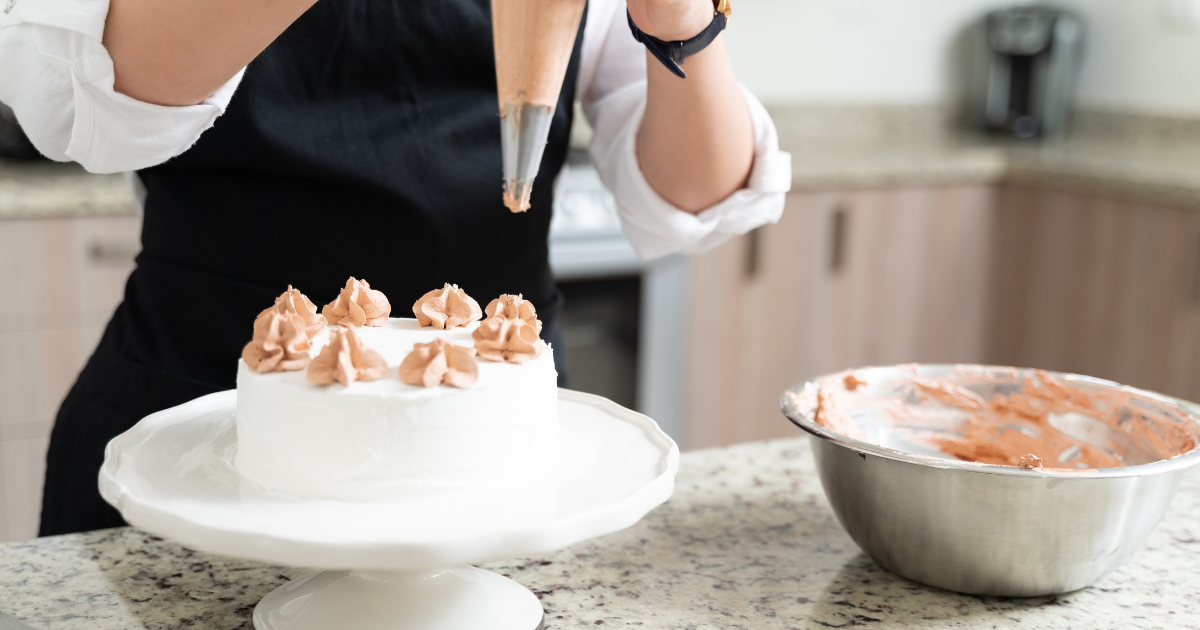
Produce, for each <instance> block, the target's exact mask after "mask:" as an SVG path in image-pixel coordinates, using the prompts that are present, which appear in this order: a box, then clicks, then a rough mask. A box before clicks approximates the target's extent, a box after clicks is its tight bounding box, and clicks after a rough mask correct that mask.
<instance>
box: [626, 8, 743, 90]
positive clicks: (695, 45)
mask: <svg viewBox="0 0 1200 630" xmlns="http://www.w3.org/2000/svg"><path fill="white" fill-rule="evenodd" d="M727 13H728V9H726V10H725V11H717V13H716V15H714V16H713V19H712V22H709V23H708V26H707V27H705V29H704V30H703V31H700V34H699V35H697V36H695V37H693V38H691V39H687V40H683V41H674V42H664V41H663V40H661V39H659V38H657V37H655V36H653V35H647V34H646V33H643V32H642V30H641V29H639V28H638V27H637V24H634V23H633V16H632V15H630V14H629V9H626V10H625V17H626V18H628V19H629V30H630V31H632V32H633V38H634V39H636V40H638V41H639V42H641V43H642V44H644V45H645V46H646V48H647V49H648V50H649V51H650V54H652V55H654V57H655V58H656V59H658V60H659V61H661V62H662V64H663V65H664V66H666V67H667V69H668V70H670V71H671V72H673V73H675V76H677V77H679V78H681V79H686V78H687V73H685V72H684V71H683V68H682V67H681V66H682V64H683V60H684V59H687V58H688V57H691V56H692V55H694V54H696V53H698V52H700V51H701V50H704V49H705V48H707V47H708V45H709V44H711V43H712V42H713V40H714V39H716V38H717V35H720V34H721V31H723V30H725V26H726V24H728V18H727V15H726V14H727Z"/></svg>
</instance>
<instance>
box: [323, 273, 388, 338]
mask: <svg viewBox="0 0 1200 630" xmlns="http://www.w3.org/2000/svg"><path fill="white" fill-rule="evenodd" d="M391 312H392V305H391V303H389V302H388V299H387V296H385V295H384V294H383V292H382V291H376V290H374V289H372V288H371V285H369V284H367V281H366V280H355V279H354V278H353V277H351V278H350V279H349V280H347V281H346V287H345V288H344V289H342V292H341V293H340V294H338V296H337V299H336V300H334V301H332V302H330V303H329V304H326V305H325V307H324V308H322V309H321V314H322V315H324V316H325V319H327V320H329V325H330V326H348V327H351V328H357V327H359V326H382V325H384V324H386V323H387V321H388V315H389V314H391Z"/></svg>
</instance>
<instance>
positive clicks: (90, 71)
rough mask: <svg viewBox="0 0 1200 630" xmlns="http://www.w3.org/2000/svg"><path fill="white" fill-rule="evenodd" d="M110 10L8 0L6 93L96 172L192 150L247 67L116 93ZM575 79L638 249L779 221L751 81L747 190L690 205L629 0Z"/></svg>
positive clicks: (588, 42) (594, 38)
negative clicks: (662, 139)
mask: <svg viewBox="0 0 1200 630" xmlns="http://www.w3.org/2000/svg"><path fill="white" fill-rule="evenodd" d="M107 15H108V2H107V0H0V101H2V102H4V103H7V104H8V106H9V107H11V108H12V109H13V111H14V112H15V113H16V115H17V119H18V120H19V121H20V123H21V127H22V129H24V131H25V133H26V134H27V135H28V136H29V139H30V140H31V141H32V142H33V144H34V146H36V147H37V148H38V150H39V151H41V152H42V153H43V154H44V155H46V156H47V157H49V158H51V159H53V160H58V161H63V162H65V161H75V162H79V163H80V164H82V165H83V167H84V168H86V169H87V170H89V171H91V172H93V173H117V172H123V171H134V170H137V169H141V168H147V167H150V166H154V165H156V164H161V163H163V162H165V161H167V160H169V159H171V158H173V157H175V156H177V155H179V154H181V153H183V152H184V151H186V150H188V149H189V148H190V147H191V146H192V145H193V144H195V143H196V140H198V139H199V138H200V135H201V134H203V133H204V132H205V131H206V130H208V129H209V128H210V127H212V125H213V122H214V121H216V119H217V117H218V116H220V115H221V114H222V113H224V112H225V108H226V107H227V106H228V105H229V100H230V99H231V98H232V97H233V93H234V91H235V90H237V86H238V84H239V83H240V82H241V80H242V76H243V75H244V74H245V72H247V70H246V69H243V70H242V71H241V72H239V73H238V74H237V75H236V76H234V77H233V78H232V79H230V80H229V82H228V83H226V84H225V85H224V86H222V87H221V88H220V89H218V90H217V91H216V92H215V93H214V94H213V95H212V96H210V97H209V98H207V99H206V100H204V101H203V102H201V103H199V104H197V105H190V106H186V107H167V106H162V105H153V104H150V103H145V102H142V101H138V100H136V99H133V98H130V97H128V96H125V95H124V94H120V93H118V92H116V91H114V90H113V63H112V59H111V58H110V57H109V55H108V51H107V50H105V48H104V46H103V44H102V43H101V38H102V35H103V33H104V20H105V19H106V17H107ZM248 71H249V72H254V68H253V66H251V67H250V68H249V70H248ZM576 89H577V94H576V97H577V99H578V100H579V101H580V102H581V104H582V105H583V111H584V114H585V115H586V116H587V119H588V121H589V122H590V123H591V125H592V127H593V128H594V129H595V130H596V134H595V137H594V139H593V140H592V145H591V148H590V152H591V155H592V159H593V161H594V162H595V165H596V169H597V170H598V171H599V172H600V177H601V179H602V180H603V181H604V184H605V185H606V186H607V187H608V188H609V189H610V190H611V191H612V193H613V196H614V197H615V198H616V201H617V208H618V210H619V212H620V215H621V223H622V229H623V230H624V232H625V234H626V236H628V237H629V240H630V241H631V242H632V243H633V246H634V248H635V249H636V250H637V252H638V254H639V255H640V256H641V257H642V258H645V259H649V258H655V257H658V256H663V255H666V254H670V253H674V252H684V253H699V252H702V251H706V250H708V249H711V248H713V247H716V246H717V245H719V244H721V243H723V242H724V241H726V240H727V239H729V238H730V237H732V236H735V235H738V234H744V233H746V232H748V231H749V230H751V229H754V228H756V227H758V226H760V225H763V224H766V223H774V222H775V221H778V220H779V217H780V215H781V214H782V213H783V201H784V199H783V197H784V193H785V192H787V191H788V189H789V188H790V187H791V156H789V155H788V154H787V153H784V152H781V151H780V150H779V142H778V139H777V136H776V133H775V126H774V124H773V123H772V122H771V118H770V116H769V115H768V114H767V112H766V110H765V109H764V108H763V106H762V104H761V103H759V102H758V100H757V99H756V98H755V97H754V96H753V95H752V94H750V92H748V91H747V90H746V89H745V88H744V87H743V88H742V93H743V94H744V95H745V97H746V102H747V104H748V105H749V108H750V113H751V116H752V118H753V121H754V138H755V159H754V167H753V170H752V171H751V174H750V179H749V183H748V186H747V187H746V188H745V189H743V190H739V191H737V192H735V193H734V194H733V195H731V196H730V197H729V198H728V199H725V200H724V201H722V202H720V203H718V204H716V205H714V206H712V207H711V208H708V209H706V210H704V211H702V212H700V213H699V214H691V213H688V212H684V211H682V210H679V209H678V208H676V207H674V206H672V205H671V204H670V203H669V202H667V201H666V200H664V199H663V198H662V197H661V196H660V195H659V194H658V193H657V192H655V191H654V189H653V188H651V186H650V184H649V183H648V182H647V181H646V178H645V176H643V174H642V171H641V168H640V167H639V166H638V162H637V154H636V151H635V147H636V139H637V130H638V127H639V126H640V124H641V120H642V113H643V111H644V110H645V104H646V57H645V53H644V52H643V48H642V45H641V44H639V43H638V42H637V41H635V40H634V39H633V37H632V36H631V35H630V33H629V28H628V26H627V24H626V21H625V3H624V2H623V1H622V0H591V2H589V3H588V16H587V26H586V28H585V30H584V38H583V50H582V56H581V59H580V70H579V77H578V81H577V87H576Z"/></svg>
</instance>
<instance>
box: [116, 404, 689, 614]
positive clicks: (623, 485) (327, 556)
mask: <svg viewBox="0 0 1200 630" xmlns="http://www.w3.org/2000/svg"><path fill="white" fill-rule="evenodd" d="M236 408H237V393H236V392H234V391H228V392H221V393H217V394H212V395H209V396H205V397H203V398H198V399H196V400H193V401H192V402H189V403H187V404H185V405H180V406H179V407H175V408H172V409H167V410H165V411H162V412H159V413H156V414H154V415H152V416H149V417H147V418H145V419H144V420H142V421H141V422H139V423H138V424H137V425H136V426H135V427H133V428H132V429H130V430H129V431H128V432H126V433H124V434H122V435H120V436H118V437H117V438H116V439H114V440H113V441H112V442H110V443H109V445H108V449H107V451H106V452H105V458H104V466H103V467H102V468H101V470H100V492H101V494H102V495H103V496H104V499H105V500H106V501H108V502H109V503H111V504H113V506H115V507H116V508H117V509H118V510H120V512H121V515H122V516H124V517H125V520H126V521H128V522H129V523H130V524H131V525H134V526H136V527H139V528H141V529H143V530H146V531H148V532H151V533H154V534H157V535H159V536H163V537H166V538H170V539H173V540H175V541H178V542H179V543H181V544H183V545H185V546H187V547H189V548H192V549H197V550H200V551H205V552H209V553H216V554H222V555H227V556H237V557H242V558H250V559H253V560H259V561H262V562H268V563H273V564H284V565H292V566H305V567H315V568H321V569H326V570H324V571H320V572H317V573H313V574H310V575H307V576H304V577H302V578H299V579H297V580H293V581H291V582H289V583H287V584H284V585H283V586H281V587H279V588H278V589H276V590H275V591H274V592H272V593H270V594H269V595H267V596H266V597H265V598H263V600H262V601H261V602H259V604H258V606H257V607H256V608H255V609H254V627H255V628H257V629H258V630H329V629H331V628H338V629H346V630H384V629H387V630H534V629H535V628H539V627H540V625H541V623H542V620H543V612H542V607H541V604H540V603H539V602H538V599H537V597H536V596H535V595H534V594H533V593H531V592H530V591H529V590H528V589H526V588H525V587H523V586H521V585H519V584H517V583H516V582H514V581H512V580H510V579H508V578H505V577H503V576H500V575H497V574H495V573H491V572H489V571H484V570H481V569H477V568H474V567H471V566H468V565H467V563H469V562H481V561H484V560H490V559H497V558H508V557H514V556H524V555H529V554H536V553H544V552H547V551H553V550H556V549H561V548H563V547H566V546H569V545H572V544H574V543H577V542H580V541H583V540H587V539H589V538H593V537H596V536H603V535H605V534H609V533H612V532H616V531H619V530H621V529H624V528H626V527H629V526H631V525H633V524H634V523H636V522H637V521H638V520H640V519H641V518H642V517H643V516H644V515H645V514H646V513H647V512H649V511H650V510H651V509H653V508H654V507H656V506H658V505H660V504H661V503H663V502H664V501H666V500H667V498H669V497H670V496H671V492H672V490H673V489H674V483H675V473H676V471H678V469H679V449H678V448H677V447H676V446H675V443H674V442H672V441H671V439H670V438H669V437H667V436H666V434H664V433H663V432H662V431H661V430H659V428H658V425H656V424H655V423H654V421H653V420H651V419H649V418H647V417H645V416H643V415H641V414H637V413H634V412H632V411H629V410H628V409H625V408H623V407H621V406H619V405H617V404H615V403H613V402H611V401H608V400H606V399H604V398H600V397H598V396H591V395H588V394H582V393H579V392H572V391H568V390H559V404H558V413H559V421H560V426H561V439H560V442H561V443H560V449H559V451H560V452H559V455H558V457H557V459H555V463H554V464H553V466H552V467H551V469H550V470H549V472H547V473H546V474H545V475H544V476H543V477H541V478H540V479H539V480H538V481H537V482H535V483H531V484H529V486H528V487H525V488H519V489H516V490H511V491H505V492H497V491H487V492H465V491H459V492H446V491H440V492H424V493H421V492H412V493H408V494H406V495H404V496H403V497H401V498H394V499H389V500H381V501H378V502H337V501H308V500H299V499H294V498H289V497H284V496H279V495H273V494H269V493H265V492H263V491H261V490H259V489H257V488H256V487H254V486H252V485H250V484H249V483H247V482H246V481H244V480H243V479H242V478H241V477H240V476H239V474H238V471H237V469H236V468H234V467H233V464H232V462H233V454H234V451H235V450H236V446H237V423H236Z"/></svg>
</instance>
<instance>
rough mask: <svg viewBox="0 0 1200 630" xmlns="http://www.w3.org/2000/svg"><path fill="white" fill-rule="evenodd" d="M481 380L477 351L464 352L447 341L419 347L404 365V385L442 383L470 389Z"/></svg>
mask: <svg viewBox="0 0 1200 630" xmlns="http://www.w3.org/2000/svg"><path fill="white" fill-rule="evenodd" d="M477 380H479V365H478V364H477V363H476V362H475V348H464V347H462V346H458V345H455V344H452V343H449V342H447V341H445V340H443V339H434V340H433V341H431V342H429V343H418V344H415V345H414V346H413V350H412V352H410V353H408V356H406V357H404V361H402V362H401V363H400V381H401V382H403V383H406V384H408V385H415V386H417V387H437V386H438V385H441V384H442V383H445V384H446V385H449V386H451V387H457V388H459V389H466V388H468V387H470V386H472V385H474V384H475V381H477Z"/></svg>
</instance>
